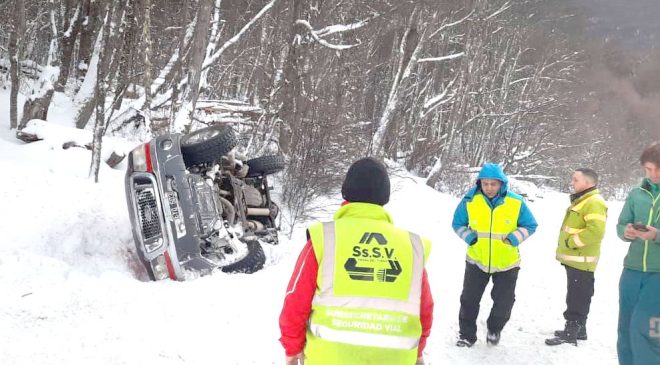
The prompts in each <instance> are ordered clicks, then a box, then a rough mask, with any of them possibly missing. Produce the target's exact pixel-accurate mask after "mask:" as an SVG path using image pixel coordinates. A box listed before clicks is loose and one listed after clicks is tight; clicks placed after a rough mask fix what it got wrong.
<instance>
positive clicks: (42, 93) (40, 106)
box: [18, 0, 59, 130]
mask: <svg viewBox="0 0 660 365" xmlns="http://www.w3.org/2000/svg"><path fill="white" fill-rule="evenodd" d="M49 7H50V29H51V39H50V46H49V49H48V62H47V67H46V68H45V69H44V71H43V72H42V74H41V77H40V79H39V82H38V86H37V88H36V89H34V90H32V95H30V96H29V97H28V100H26V101H25V105H24V106H23V117H22V118H21V123H20V124H19V126H18V129H19V130H21V129H23V128H25V125H26V124H27V122H28V121H30V120H32V119H42V120H46V119H47V117H48V107H49V106H50V101H51V99H52V97H53V92H54V85H55V83H56V82H57V79H58V77H59V42H58V31H57V22H56V20H55V15H56V14H57V6H56V5H55V1H54V0H50V1H49Z"/></svg>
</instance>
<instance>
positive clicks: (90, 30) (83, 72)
mask: <svg viewBox="0 0 660 365" xmlns="http://www.w3.org/2000/svg"><path fill="white" fill-rule="evenodd" d="M100 6H101V5H100V1H98V0H83V3H82V17H83V18H85V19H86V21H84V22H83V23H82V26H81V30H80V42H79V46H78V62H79V63H78V65H76V72H77V77H78V80H80V81H81V82H83V80H85V77H86V76H87V70H88V69H89V67H90V66H91V65H90V62H91V60H92V56H93V54H94V48H93V47H94V43H95V41H96V31H97V28H98V24H99V13H100V10H99V8H100ZM94 77H96V74H95V75H94Z"/></svg>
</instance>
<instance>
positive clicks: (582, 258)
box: [557, 254, 598, 263]
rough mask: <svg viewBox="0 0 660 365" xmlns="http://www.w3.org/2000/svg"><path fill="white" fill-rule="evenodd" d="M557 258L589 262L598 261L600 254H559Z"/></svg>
mask: <svg viewBox="0 0 660 365" xmlns="http://www.w3.org/2000/svg"><path fill="white" fill-rule="evenodd" d="M557 259H559V260H565V261H573V262H588V263H596V262H598V256H572V255H562V254H558V255H557Z"/></svg>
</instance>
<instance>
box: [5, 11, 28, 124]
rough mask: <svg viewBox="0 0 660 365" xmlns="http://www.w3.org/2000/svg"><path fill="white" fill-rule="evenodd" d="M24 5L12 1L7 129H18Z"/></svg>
mask: <svg viewBox="0 0 660 365" xmlns="http://www.w3.org/2000/svg"><path fill="white" fill-rule="evenodd" d="M24 23H25V5H24V4H23V0H14V24H13V26H12V30H11V35H10V36H9V62H10V65H11V94H10V96H9V120H10V122H9V123H10V124H9V128H10V129H16V128H17V127H18V90H19V88H20V74H21V70H20V67H21V66H20V62H19V55H20V51H19V49H20V47H19V44H20V38H22V37H21V35H22V34H23V29H24V26H25V24H24Z"/></svg>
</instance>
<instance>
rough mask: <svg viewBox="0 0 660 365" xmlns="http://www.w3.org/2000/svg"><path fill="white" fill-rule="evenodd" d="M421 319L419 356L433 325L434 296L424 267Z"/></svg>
mask: <svg viewBox="0 0 660 365" xmlns="http://www.w3.org/2000/svg"><path fill="white" fill-rule="evenodd" d="M419 320H420V321H421V322H422V336H421V337H420V339H419V347H418V348H417V356H418V357H419V356H421V355H422V351H424V347H426V339H427V338H428V337H429V335H430V334H431V326H432V325H433V296H432V295H431V287H430V285H429V277H428V275H427V274H426V269H424V275H423V276H422V300H421V303H420V308H419Z"/></svg>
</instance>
